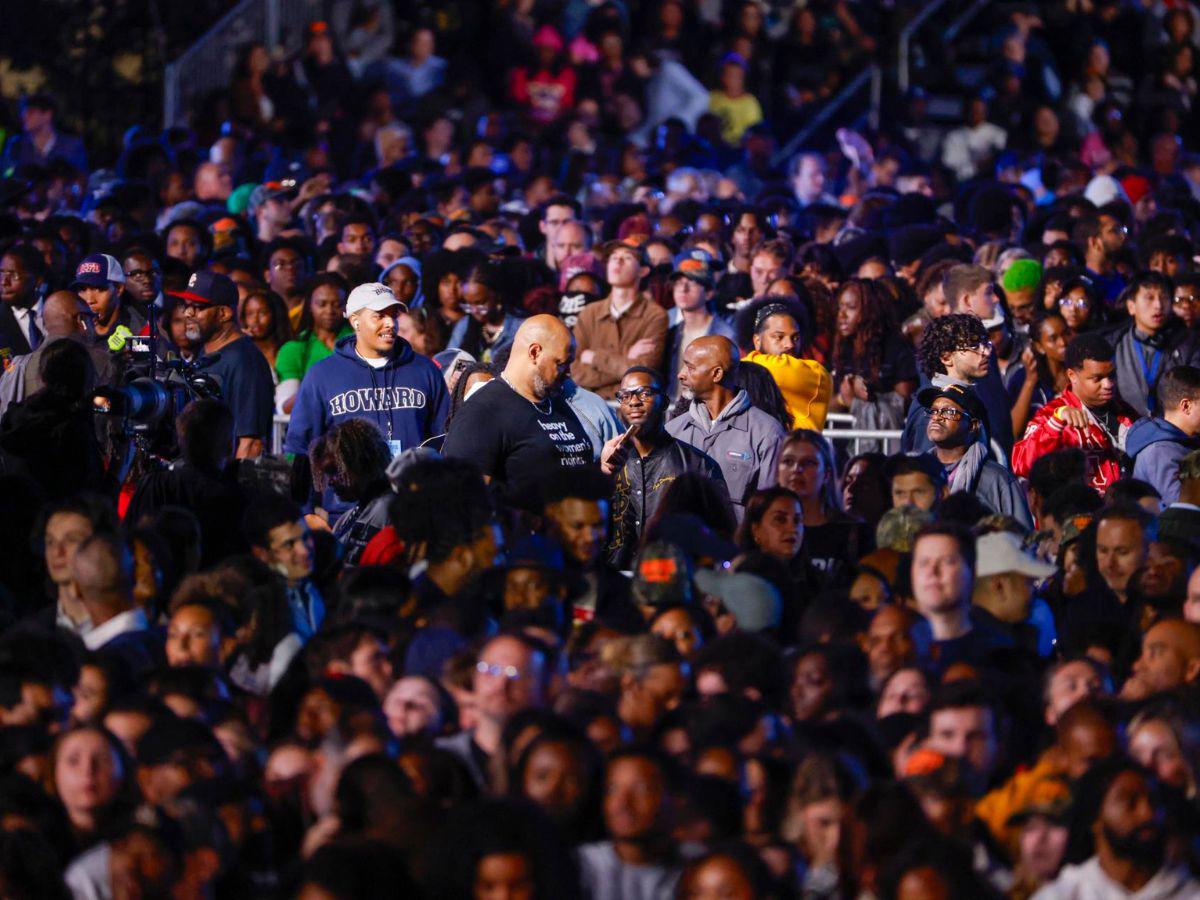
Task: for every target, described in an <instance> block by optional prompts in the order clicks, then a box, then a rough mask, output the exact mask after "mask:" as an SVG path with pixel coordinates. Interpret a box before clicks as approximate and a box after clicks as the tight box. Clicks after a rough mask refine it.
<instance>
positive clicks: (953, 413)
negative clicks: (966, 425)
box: [929, 406, 971, 422]
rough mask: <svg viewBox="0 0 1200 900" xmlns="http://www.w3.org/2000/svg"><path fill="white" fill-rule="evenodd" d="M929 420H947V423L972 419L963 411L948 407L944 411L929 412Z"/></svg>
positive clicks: (933, 410) (932, 410) (934, 410)
mask: <svg viewBox="0 0 1200 900" xmlns="http://www.w3.org/2000/svg"><path fill="white" fill-rule="evenodd" d="M929 418H931V419H945V420H946V421H947V422H957V421H958V420H959V419H969V418H971V417H970V416H969V415H968V414H967V413H965V412H963V411H962V410H961V409H952V408H951V407H949V406H947V407H944V408H943V409H931V410H930V411H929Z"/></svg>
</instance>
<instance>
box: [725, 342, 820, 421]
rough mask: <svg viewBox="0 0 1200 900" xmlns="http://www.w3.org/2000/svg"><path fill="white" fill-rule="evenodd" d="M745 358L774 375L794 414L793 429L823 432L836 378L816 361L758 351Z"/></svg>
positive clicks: (748, 354)
mask: <svg viewBox="0 0 1200 900" xmlns="http://www.w3.org/2000/svg"><path fill="white" fill-rule="evenodd" d="M742 359H744V360H749V361H750V362H754V363H758V364H759V365H760V366H762V367H763V368H765V369H766V370H767V371H768V372H770V373H771V377H772V378H774V379H775V383H776V384H777V385H779V392H780V393H781V394H783V399H784V402H785V403H787V408H788V412H790V413H791V414H792V427H793V428H811V429H813V430H814V431H822V430H824V428H825V415H826V413H828V412H829V398H830V397H832V396H833V379H832V378H831V377H830V376H829V373H828V372H827V371H826V370H825V367H824V366H823V365H821V364H820V363H819V362H817V361H816V360H813V359H799V358H797V357H795V356H775V355H772V354H768V353H759V352H758V351H757V350H753V351H751V352H750V353H747V354H746V355H745V356H743V357H742Z"/></svg>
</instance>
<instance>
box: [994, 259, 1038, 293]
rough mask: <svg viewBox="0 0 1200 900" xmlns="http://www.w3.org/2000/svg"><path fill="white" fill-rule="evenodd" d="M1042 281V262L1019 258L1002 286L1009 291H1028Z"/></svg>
mask: <svg viewBox="0 0 1200 900" xmlns="http://www.w3.org/2000/svg"><path fill="white" fill-rule="evenodd" d="M1041 282H1042V264H1041V263H1040V262H1038V261H1037V260H1036V259H1018V260H1017V261H1016V262H1014V263H1013V264H1012V265H1011V266H1009V267H1008V271H1007V272H1005V273H1004V279H1003V280H1002V281H1001V282H1000V286H1001V287H1003V288H1004V290H1005V291H1006V292H1008V293H1012V292H1013V291H1028V290H1031V289H1033V288H1036V287H1037V286H1038V285H1039V284H1041Z"/></svg>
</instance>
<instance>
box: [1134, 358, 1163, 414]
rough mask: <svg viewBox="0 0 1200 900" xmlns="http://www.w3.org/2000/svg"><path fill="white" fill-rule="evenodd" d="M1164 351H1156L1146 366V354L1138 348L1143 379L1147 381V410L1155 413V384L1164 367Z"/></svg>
mask: <svg viewBox="0 0 1200 900" xmlns="http://www.w3.org/2000/svg"><path fill="white" fill-rule="evenodd" d="M1162 355H1163V354H1162V351H1161V350H1155V351H1154V353H1153V354H1152V355H1151V357H1150V364H1149V365H1147V364H1146V354H1145V353H1144V352H1142V348H1141V347H1138V356H1139V358H1140V359H1141V362H1142V377H1143V378H1145V379H1146V408H1147V409H1148V410H1150V412H1154V406H1155V399H1156V398H1155V396H1154V382H1155V379H1156V378H1157V377H1158V369H1159V367H1160V366H1161V365H1162Z"/></svg>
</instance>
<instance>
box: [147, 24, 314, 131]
mask: <svg viewBox="0 0 1200 900" xmlns="http://www.w3.org/2000/svg"><path fill="white" fill-rule="evenodd" d="M323 10H324V3H323V0H242V2H241V3H239V4H238V5H237V6H235V7H234V8H233V9H231V10H229V12H227V13H226V14H225V15H223V16H222V17H221V18H220V19H219V20H218V21H217V23H216V24H215V25H213V26H212V28H210V29H208V31H206V32H204V34H202V35H201V36H200V37H199V38H197V39H196V41H195V43H193V44H192V45H191V46H190V47H188V49H187V50H185V51H184V52H183V54H182V55H180V56H179V58H178V59H176V60H174V61H172V62H170V63H168V64H167V66H166V67H165V69H164V70H163V124H164V125H165V126H168V127H169V126H172V125H181V124H184V123H185V121H186V119H187V115H188V112H189V111H190V110H191V109H192V107H193V106H194V105H195V103H196V101H198V100H200V99H202V98H203V97H205V96H206V95H208V94H210V93H212V92H213V91H218V90H223V89H226V88H228V87H229V84H230V82H231V80H232V78H233V70H234V66H235V64H236V63H237V56H238V53H239V52H241V49H242V47H244V46H245V45H246V44H251V43H261V44H263V45H265V46H266V47H267V49H268V51H270V52H271V53H272V54H273V55H277V54H278V55H283V56H287V55H290V54H292V53H294V52H296V51H297V50H299V49H300V46H301V44H302V42H303V40H304V27H305V26H306V25H307V24H308V23H309V22H310V21H313V20H316V19H320V18H321V17H322V15H323Z"/></svg>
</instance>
